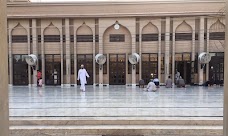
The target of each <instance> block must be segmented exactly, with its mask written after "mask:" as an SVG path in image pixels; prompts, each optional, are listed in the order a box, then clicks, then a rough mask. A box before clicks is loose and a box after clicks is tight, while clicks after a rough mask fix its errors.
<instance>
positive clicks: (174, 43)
mask: <svg viewBox="0 0 228 136" xmlns="http://www.w3.org/2000/svg"><path fill="white" fill-rule="evenodd" d="M175 29H176V27H175V28H173V49H172V75H173V76H172V82H173V83H175V82H174V78H175V71H176V70H175V54H176V41H175V36H176V34H175ZM166 78H167V77H166Z"/></svg>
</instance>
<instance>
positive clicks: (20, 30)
mask: <svg viewBox="0 0 228 136" xmlns="http://www.w3.org/2000/svg"><path fill="white" fill-rule="evenodd" d="M12 35H27V30H26V29H25V28H24V27H23V26H22V25H21V24H20V23H18V24H17V25H16V26H15V27H14V28H13V29H12Z"/></svg>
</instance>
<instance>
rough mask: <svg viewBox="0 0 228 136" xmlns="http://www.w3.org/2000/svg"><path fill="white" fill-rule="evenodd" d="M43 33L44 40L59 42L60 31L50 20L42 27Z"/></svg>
mask: <svg viewBox="0 0 228 136" xmlns="http://www.w3.org/2000/svg"><path fill="white" fill-rule="evenodd" d="M43 33H44V42H60V31H59V29H58V28H57V27H56V26H54V25H53V23H52V22H51V23H50V25H48V26H47V27H46V28H45V29H44V32H43Z"/></svg>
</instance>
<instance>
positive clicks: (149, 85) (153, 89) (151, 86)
mask: <svg viewBox="0 0 228 136" xmlns="http://www.w3.org/2000/svg"><path fill="white" fill-rule="evenodd" d="M156 90H157V87H156V85H155V84H154V82H149V84H148V85H147V91H149V92H151V91H156Z"/></svg>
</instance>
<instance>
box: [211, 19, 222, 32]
mask: <svg viewBox="0 0 228 136" xmlns="http://www.w3.org/2000/svg"><path fill="white" fill-rule="evenodd" d="M209 31H210V32H224V31H225V25H224V24H223V23H222V22H221V21H220V20H219V19H218V20H217V21H216V22H215V23H214V24H212V25H211V27H210V30H209Z"/></svg>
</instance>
